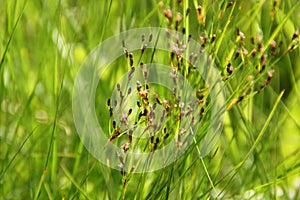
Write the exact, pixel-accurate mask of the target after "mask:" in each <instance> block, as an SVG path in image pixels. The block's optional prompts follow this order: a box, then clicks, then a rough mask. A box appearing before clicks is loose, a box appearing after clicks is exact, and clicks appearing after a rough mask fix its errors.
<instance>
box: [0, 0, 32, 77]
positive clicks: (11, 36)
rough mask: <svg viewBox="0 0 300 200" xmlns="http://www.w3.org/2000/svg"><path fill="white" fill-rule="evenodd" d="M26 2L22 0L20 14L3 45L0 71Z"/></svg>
mask: <svg viewBox="0 0 300 200" xmlns="http://www.w3.org/2000/svg"><path fill="white" fill-rule="evenodd" d="M26 4H27V0H26V1H25V2H24V4H23V8H22V10H21V13H20V15H19V17H18V19H17V21H16V23H15V25H14V27H13V29H12V33H11V34H10V36H9V39H8V42H7V44H6V45H5V49H4V52H3V55H2V57H1V61H0V71H1V69H2V66H3V63H4V59H5V56H6V53H7V51H8V47H9V46H10V43H11V40H12V39H13V37H14V34H15V32H16V29H17V26H18V24H19V22H20V19H21V17H22V16H23V14H24V11H25V7H26Z"/></svg>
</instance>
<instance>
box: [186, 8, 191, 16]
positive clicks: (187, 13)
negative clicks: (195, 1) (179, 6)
mask: <svg viewBox="0 0 300 200" xmlns="http://www.w3.org/2000/svg"><path fill="white" fill-rule="evenodd" d="M190 11H191V8H187V9H186V15H185V16H188V15H189V14H190Z"/></svg>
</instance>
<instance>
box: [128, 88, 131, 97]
mask: <svg viewBox="0 0 300 200" xmlns="http://www.w3.org/2000/svg"><path fill="white" fill-rule="evenodd" d="M127 94H128V95H130V94H131V87H130V88H128V91H127Z"/></svg>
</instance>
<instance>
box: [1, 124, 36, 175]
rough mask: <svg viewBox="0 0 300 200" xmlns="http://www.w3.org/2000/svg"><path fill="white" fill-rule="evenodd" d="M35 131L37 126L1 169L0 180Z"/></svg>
mask: <svg viewBox="0 0 300 200" xmlns="http://www.w3.org/2000/svg"><path fill="white" fill-rule="evenodd" d="M36 129H37V126H36V127H35V128H34V129H33V130H32V131H31V132H30V133H29V135H28V136H27V137H26V138H25V139H24V141H23V142H22V144H21V145H20V147H19V149H18V150H17V151H16V153H15V154H14V155H13V157H12V159H10V161H9V162H8V164H7V165H6V167H5V168H4V169H3V171H2V172H1V174H0V180H1V179H2V178H3V176H4V174H5V172H6V171H7V170H8V168H9V167H10V166H11V164H12V163H13V161H14V160H15V159H16V157H17V155H18V154H19V153H20V151H21V150H22V149H23V147H24V145H25V143H26V142H27V141H28V139H29V138H30V137H31V136H32V134H33V133H34V131H35V130H36Z"/></svg>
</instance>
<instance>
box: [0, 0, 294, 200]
mask: <svg viewBox="0 0 300 200" xmlns="http://www.w3.org/2000/svg"><path fill="white" fill-rule="evenodd" d="M162 5H163V6H162ZM199 5H201V12H200V13H199V8H200V7H198V6H199ZM187 8H190V10H189V15H186V12H187ZM168 9H170V10H171V12H172V14H173V18H172V19H173V21H172V23H171V22H170V20H168V19H167V17H165V14H164V12H166V11H167V10H168ZM177 13H181V14H180V15H181V16H182V18H183V19H182V21H181V22H180V25H179V28H180V30H182V28H183V27H184V28H185V29H186V31H187V32H188V33H190V34H191V35H192V37H193V38H194V39H195V40H197V41H199V43H201V38H199V36H203V37H204V36H205V37H207V38H208V41H207V42H206V43H207V45H206V47H205V50H206V51H207V52H208V53H209V54H210V55H211V57H212V58H213V59H214V61H215V64H216V65H217V67H218V69H219V70H220V74H222V76H223V77H226V76H227V75H228V74H227V72H226V65H227V64H228V62H230V63H231V64H232V65H233V67H234V69H235V70H234V72H233V74H232V75H231V76H229V79H228V80H226V81H224V82H225V84H226V87H227V89H228V105H230V103H232V102H235V99H238V98H239V97H240V96H241V95H242V96H243V94H244V92H245V89H244V88H245V87H250V86H249V85H247V84H248V82H245V80H247V78H249V76H253V77H254V78H253V80H254V84H255V86H253V88H251V91H250V93H249V94H247V96H246V97H245V99H244V100H243V101H242V102H240V103H238V104H237V105H235V106H233V107H232V108H231V109H228V111H226V120H225V127H224V130H223V132H222V135H221V137H220V139H219V141H218V144H217V145H216V147H215V148H214V151H213V152H211V154H210V155H209V156H207V157H205V158H203V159H199V158H198V157H197V155H198V154H197V150H196V145H194V148H192V149H191V150H190V151H189V152H188V153H187V154H185V155H184V156H183V157H181V158H180V159H179V160H178V161H176V162H174V163H173V164H172V165H170V166H168V167H167V168H165V169H162V170H158V171H156V172H152V173H143V174H128V175H126V176H122V174H121V173H120V172H119V171H117V170H112V169H110V168H108V167H106V166H105V165H103V164H101V163H100V162H98V161H97V160H96V159H94V158H93V157H92V156H91V155H89V153H88V152H87V150H86V149H85V148H84V146H83V145H82V143H81V141H80V139H79V137H78V135H77V133H76V129H75V126H74V122H73V116H72V90H73V83H74V80H75V78H76V74H77V72H78V70H79V68H80V66H81V64H82V63H83V61H84V59H85V58H86V56H87V55H88V54H89V52H90V51H91V50H92V49H93V48H95V47H96V46H97V45H99V44H100V43H101V41H103V40H105V39H106V38H108V37H110V36H113V35H115V34H118V33H119V32H122V31H126V30H129V29H132V28H138V27H148V26H153V27H164V28H172V29H174V28H175V26H174V24H175V16H176V15H177ZM201 17H202V18H201ZM203 17H205V22H204V21H203ZM201 20H202V21H201ZM171 24H172V25H171ZM299 27H300V4H299V1H297V0H286V1H284V0H278V1H277V0H275V1H264V0H260V1H255V0H251V1H236V2H232V3H231V2H230V1H226V0H222V1H208V0H202V1H199V0H193V1H188V0H182V1H178V0H169V1H163V2H159V1H157V0H147V1H146V0H144V1H140V0H127V1H96V0H90V1H83V0H58V1H49V0H45V1H30V0H29V1H26V0H19V1H16V0H0V104H1V108H0V199H122V198H125V199H168V198H169V199H209V198H211V199H252V198H253V199H300V189H299V188H300V114H299V113H300V90H299V87H300V79H299V78H300V68H299V66H300V51H299V48H298V46H299V36H298V35H297V34H295V33H297V30H298V29H299ZM237 28H239V29H240V31H242V33H243V34H244V35H245V40H244V41H242V42H241V38H239V37H238V35H237V33H236V32H237V31H236V30H237ZM213 34H216V41H215V42H211V38H212V37H213ZM293 36H294V40H292V38H293ZM252 37H253V40H255V44H252V43H251V38H252ZM260 39H261V40H262V44H263V47H262V48H263V49H264V50H262V52H259V49H258V52H257V54H260V53H261V54H262V55H263V54H264V52H265V51H266V52H267V53H266V57H267V62H266V69H265V71H264V72H262V73H258V71H259V69H260V68H261V67H262V66H261V63H262V60H261V57H258V56H257V57H254V58H252V57H251V53H253V49H255V48H257V47H258V45H259V41H260ZM272 40H274V41H276V44H277V45H276V53H275V56H272V55H271V54H270V52H271V51H272V49H271V44H270V42H271V41H272ZM280 45H281V47H279V46H280ZM237 52H239V58H237V59H234V57H235V56H236V55H237V54H236V53H237ZM156 56H157V57H156V60H164V59H165V57H164V56H166V54H163V53H162V54H159V52H158V53H157V54H156ZM122 62H124V61H118V62H116V63H114V64H113V66H112V68H111V70H112V73H115V75H114V76H108V75H107V79H106V80H104V85H103V88H105V87H106V86H107V88H110V89H112V88H113V87H114V84H115V83H116V81H117V80H118V77H120V75H121V74H122V71H124V69H122V68H121V69H120V68H118V64H120V63H122ZM271 69H274V70H275V72H274V75H273V77H272V80H271V82H270V84H267V85H266V86H265V88H264V89H263V90H262V91H261V92H259V93H258V92H257V90H258V89H257V88H259V86H260V85H263V84H264V83H265V80H266V78H267V77H268V71H269V70H271ZM118 70H119V71H118ZM125 70H126V67H125ZM282 90H285V92H284V94H283V97H282V98H280V96H279V94H280V92H281V91H282ZM106 92H107V93H105V94H104V93H102V90H101V88H100V89H99V90H98V94H97V95H98V97H97V101H96V103H95V104H96V107H97V108H99V112H100V110H101V108H102V109H103V108H106V107H105V105H104V104H105V102H106V99H103V98H102V99H101V98H100V97H101V95H104V96H106V97H107V96H108V95H110V94H109V91H106ZM98 99H99V101H98ZM277 100H278V101H280V102H279V103H278V105H277V106H274V105H276V101H277ZM98 114H99V115H101V113H98ZM104 116H108V113H106V114H104ZM268 117H269V120H268ZM105 120H106V119H105ZM108 121H109V120H108V119H107V123H108ZM101 123H103V124H102V125H104V126H105V125H106V126H108V125H107V124H106V122H105V121H101ZM256 141H257V142H256ZM206 169H207V172H206V171H205V170H206Z"/></svg>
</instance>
